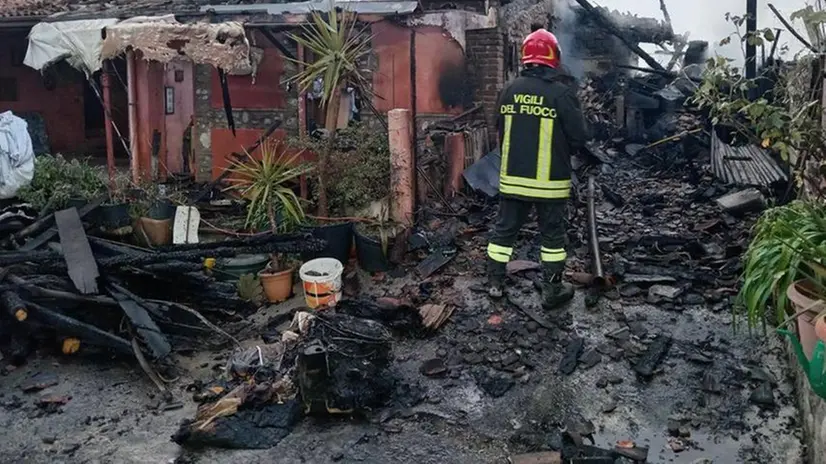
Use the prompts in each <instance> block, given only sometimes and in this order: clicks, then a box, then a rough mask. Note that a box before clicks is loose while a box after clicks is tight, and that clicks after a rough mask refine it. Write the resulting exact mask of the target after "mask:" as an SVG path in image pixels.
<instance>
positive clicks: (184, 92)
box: [160, 61, 195, 176]
mask: <svg viewBox="0 0 826 464" xmlns="http://www.w3.org/2000/svg"><path fill="white" fill-rule="evenodd" d="M194 71H195V67H194V66H193V65H192V62H191V61H174V62H172V63H169V64H168V65H166V82H165V86H166V87H171V88H172V89H174V103H175V106H174V109H173V111H174V112H173V113H172V114H166V115H165V118H164V119H165V122H166V130H165V133H166V157H165V162H164V163H163V164H164V165H165V168H166V169H164V166H162V167H161V169H160V171H161V175H162V176H165V174H166V173H167V172H169V173H179V172H182V171H183V169H184V156H189V154H188V153H183V145H184V144H183V140H184V132H185V131H186V129H187V127H188V126H189V123H190V121H192V118H193V117H194V115H195V84H194ZM161 159H164V158H161ZM192 164H195V163H192ZM190 168H191V169H192V168H194V167H192V166H190Z"/></svg>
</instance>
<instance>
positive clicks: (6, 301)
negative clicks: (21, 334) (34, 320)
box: [0, 291, 29, 322]
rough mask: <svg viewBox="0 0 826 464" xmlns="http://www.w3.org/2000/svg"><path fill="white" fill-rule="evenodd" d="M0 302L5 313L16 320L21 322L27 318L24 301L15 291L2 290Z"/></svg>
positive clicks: (27, 313) (27, 312)
mask: <svg viewBox="0 0 826 464" xmlns="http://www.w3.org/2000/svg"><path fill="white" fill-rule="evenodd" d="M0 303H2V305H3V309H5V310H6V314H8V315H9V316H11V317H12V318H14V319H15V320H17V321H18V322H23V321H25V320H26V319H28V318H29V311H28V309H26V302H24V301H23V299H22V298H20V295H18V294H17V293H15V292H12V291H6V292H3V293H2V294H0Z"/></svg>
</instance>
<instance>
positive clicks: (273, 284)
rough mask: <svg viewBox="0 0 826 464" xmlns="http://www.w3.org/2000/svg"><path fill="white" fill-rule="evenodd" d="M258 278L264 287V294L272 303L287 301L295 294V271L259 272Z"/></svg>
mask: <svg viewBox="0 0 826 464" xmlns="http://www.w3.org/2000/svg"><path fill="white" fill-rule="evenodd" d="M258 278H259V279H260V280H261V286H262V287H264V294H266V295H267V301H269V302H270V303H281V302H282V301H286V300H287V299H288V298H289V297H290V296H291V295H292V293H293V270H292V269H287V270H286V271H281V272H274V273H273V272H265V271H262V272H259V273H258Z"/></svg>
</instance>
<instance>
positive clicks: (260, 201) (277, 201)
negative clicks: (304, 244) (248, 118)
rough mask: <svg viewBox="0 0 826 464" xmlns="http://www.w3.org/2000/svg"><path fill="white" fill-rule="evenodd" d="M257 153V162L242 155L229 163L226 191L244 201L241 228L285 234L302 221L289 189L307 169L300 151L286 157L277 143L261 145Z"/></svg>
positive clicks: (300, 211)
mask: <svg viewBox="0 0 826 464" xmlns="http://www.w3.org/2000/svg"><path fill="white" fill-rule="evenodd" d="M260 150H261V157H260V159H258V158H256V157H254V156H253V155H251V154H250V153H246V152H245V153H244V154H245V156H244V157H243V158H242V159H240V160H239V159H236V160H233V161H232V162H231V164H230V166H229V167H228V168H227V170H229V171H230V173H231V176H230V179H229V182H230V186H229V187H228V188H227V189H228V190H233V191H235V192H237V193H238V194H239V195H240V196H241V198H242V199H243V200H245V201H246V202H247V207H246V208H247V215H246V220H245V223H244V227H245V228H247V229H253V230H271V231H273V232H279V233H283V232H288V231H290V230H292V229H293V228H294V227H295V226H297V225H299V224H301V222H302V221H303V220H304V217H305V216H304V209H303V207H302V205H301V201H300V200H299V198H298V196H297V195H296V194H295V192H294V191H293V188H294V183H295V181H296V179H298V177H299V176H301V175H303V174H306V173H307V172H309V171H310V170H311V169H310V166H307V165H304V164H301V163H300V157H301V152H297V153H294V154H289V151H288V150H286V149H284V148H283V147H282V146H281V144H279V143H278V142H270V141H267V142H264V143H263V144H262V145H261V148H260Z"/></svg>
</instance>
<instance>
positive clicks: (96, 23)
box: [23, 19, 118, 75]
mask: <svg viewBox="0 0 826 464" xmlns="http://www.w3.org/2000/svg"><path fill="white" fill-rule="evenodd" d="M117 23H118V20H117V19H91V20H78V21H63V22H53V23H38V24H36V25H35V26H34V27H33V28H32V30H31V32H30V33H29V48H28V50H27V51H26V58H25V60H24V61H23V63H24V64H25V65H26V66H29V67H31V68H34V69H37V70H38V71H39V70H42V69H43V68H45V67H46V66H48V65H50V64H52V63H55V62H57V61H60V60H62V59H65V60H66V61H67V62H68V63H69V64H70V65H72V66H73V67H75V68H77V69H79V70H81V71H83V72H84V73H86V74H87V75H91V74H92V73H94V72H95V71H97V70H99V69H100V68H101V66H102V64H101V63H102V60H101V57H100V52H101V48H102V46H103V29H104V28H106V27H108V26H112V25H114V24H117Z"/></svg>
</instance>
